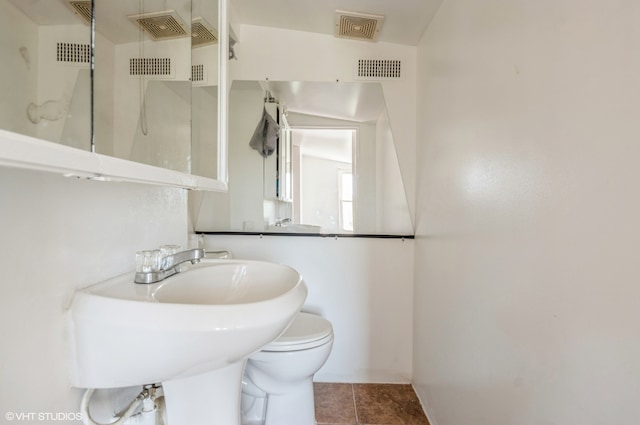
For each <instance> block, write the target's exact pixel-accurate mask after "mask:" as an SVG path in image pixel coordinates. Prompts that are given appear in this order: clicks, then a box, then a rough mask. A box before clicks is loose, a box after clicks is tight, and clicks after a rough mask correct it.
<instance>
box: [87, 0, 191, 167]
mask: <svg viewBox="0 0 640 425" xmlns="http://www.w3.org/2000/svg"><path fill="white" fill-rule="evenodd" d="M94 1H95V16H96V22H95V31H96V39H95V71H94V93H95V97H94V105H95V115H94V122H95V124H94V125H95V127H94V128H95V135H94V138H95V146H96V152H98V153H102V154H106V155H111V156H115V157H118V158H122V159H128V160H132V161H136V162H141V163H144V164H149V165H155V166H160V167H164V168H168V169H171V170H176V171H181V172H190V155H191V152H190V150H191V38H192V37H191V19H192V17H191V1H190V0H138V1H131V0H94Z"/></svg>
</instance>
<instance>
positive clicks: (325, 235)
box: [196, 232, 415, 239]
mask: <svg viewBox="0 0 640 425" xmlns="http://www.w3.org/2000/svg"><path fill="white" fill-rule="evenodd" d="M196 234H198V235H244V236H251V235H253V236H307V237H309V236H313V237H317V238H336V239H337V238H371V239H415V236H414V235H376V234H363V233H354V234H349V233H286V232H196Z"/></svg>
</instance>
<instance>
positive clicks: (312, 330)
mask: <svg viewBox="0 0 640 425" xmlns="http://www.w3.org/2000/svg"><path fill="white" fill-rule="evenodd" d="M332 336H333V327H332V326H331V322H329V321H328V320H326V319H323V318H322V317H320V316H318V315H315V314H310V313H299V314H298V315H297V316H296V318H295V319H294V320H293V323H291V325H290V326H289V328H287V330H286V331H284V333H283V334H282V335H280V337H279V338H277V339H276V340H275V341H273V342H271V343H270V344H267V345H266V346H265V347H263V348H262V350H263V351H287V350H300V349H307V348H313V347H316V346H318V345H322V344H324V343H326V342H328V340H330V338H331V337H332Z"/></svg>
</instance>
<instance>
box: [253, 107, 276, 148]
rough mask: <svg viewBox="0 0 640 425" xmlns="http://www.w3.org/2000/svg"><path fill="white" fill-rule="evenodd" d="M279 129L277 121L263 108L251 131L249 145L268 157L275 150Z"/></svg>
mask: <svg viewBox="0 0 640 425" xmlns="http://www.w3.org/2000/svg"><path fill="white" fill-rule="evenodd" d="M279 130H280V128H279V126H278V123H276V121H275V120H274V119H273V117H272V116H271V115H269V113H268V112H267V109H266V108H264V109H263V110H262V118H261V119H260V122H259V123H258V126H257V127H256V130H255V131H254V132H253V136H252V137H251V141H250V142H249V146H251V147H252V148H253V149H255V150H257V151H258V153H259V154H260V155H262V156H263V157H264V158H266V157H268V156H269V155H271V154H272V153H273V152H275V150H276V146H277V145H278V135H279Z"/></svg>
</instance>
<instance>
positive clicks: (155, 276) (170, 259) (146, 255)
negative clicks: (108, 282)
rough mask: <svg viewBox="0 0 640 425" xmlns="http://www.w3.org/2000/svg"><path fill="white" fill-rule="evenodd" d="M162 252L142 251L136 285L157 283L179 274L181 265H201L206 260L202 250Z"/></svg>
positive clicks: (138, 255) (139, 255)
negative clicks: (187, 263) (201, 261)
mask: <svg viewBox="0 0 640 425" xmlns="http://www.w3.org/2000/svg"><path fill="white" fill-rule="evenodd" d="M163 254H164V253H163V252H162V250H153V251H140V252H138V253H137V254H136V255H137V257H138V265H137V267H136V276H135V278H134V282H135V283H156V282H160V281H161V280H164V279H166V278H168V277H170V276H173V275H174V274H176V273H179V272H180V271H181V270H180V264H182V263H186V262H187V261H190V262H191V264H196V263H199V262H200V260H201V259H203V258H204V256H205V252H204V249H202V248H196V249H188V250H186V251H180V252H173V253H171V254H168V255H166V254H164V255H163Z"/></svg>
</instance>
